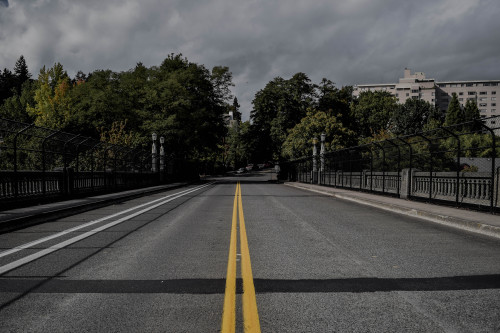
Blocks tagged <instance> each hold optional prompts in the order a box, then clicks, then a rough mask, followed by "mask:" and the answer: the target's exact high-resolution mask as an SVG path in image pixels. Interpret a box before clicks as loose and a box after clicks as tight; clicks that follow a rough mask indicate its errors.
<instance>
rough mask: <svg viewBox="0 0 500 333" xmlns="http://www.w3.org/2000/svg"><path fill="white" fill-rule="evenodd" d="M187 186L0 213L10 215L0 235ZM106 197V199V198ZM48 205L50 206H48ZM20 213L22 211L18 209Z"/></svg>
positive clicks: (1, 223)
mask: <svg viewBox="0 0 500 333" xmlns="http://www.w3.org/2000/svg"><path fill="white" fill-rule="evenodd" d="M186 185H188V183H174V184H168V185H163V186H155V187H149V188H148V187H147V188H142V189H138V190H131V191H124V192H123V193H120V192H117V193H112V194H109V195H99V196H95V197H88V198H83V199H77V200H76V201H81V202H79V203H75V204H71V203H68V204H66V205H65V204H64V201H62V202H61V201H60V202H58V203H57V204H60V205H59V207H53V208H47V209H43V210H42V209H40V210H36V209H34V210H28V209H26V211H25V212H24V213H18V214H14V213H10V214H9V213H8V212H7V213H4V212H0V215H2V214H3V215H10V216H6V217H3V218H1V219H0V234H2V233H6V232H10V231H14V230H18V229H22V228H26V227H29V226H33V225H37V224H41V223H45V222H48V221H50V220H54V219H61V218H64V217H68V216H71V215H76V214H80V213H84V212H87V211H89V210H92V209H97V208H101V207H105V206H109V205H113V204H117V203H120V202H123V201H127V200H131V199H135V198H139V197H142V196H145V195H149V194H154V193H159V192H162V191H165V190H173V189H177V188H180V187H183V186H186ZM106 197H107V198H106ZM49 205H50V204H49ZM18 210H19V211H22V210H23V209H22V208H20V209H18Z"/></svg>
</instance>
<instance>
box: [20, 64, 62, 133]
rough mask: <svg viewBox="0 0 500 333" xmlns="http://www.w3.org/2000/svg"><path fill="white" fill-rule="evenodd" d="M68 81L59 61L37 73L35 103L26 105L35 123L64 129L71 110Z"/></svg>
mask: <svg viewBox="0 0 500 333" xmlns="http://www.w3.org/2000/svg"><path fill="white" fill-rule="evenodd" d="M69 90H70V83H69V78H68V75H67V74H66V72H65V71H64V69H63V66H62V65H61V64H59V63H57V64H55V65H54V67H52V68H50V69H48V70H46V69H45V66H44V67H43V68H42V69H41V70H40V74H39V75H38V81H37V87H36V90H35V96H34V100H35V104H34V105H33V106H31V105H28V107H27V112H28V114H29V115H30V116H31V117H33V118H34V119H35V125H37V126H43V127H48V128H54V129H64V128H65V127H66V125H67V124H68V123H69V119H70V117H71V112H72V110H71V109H72V103H71V97H70V94H69Z"/></svg>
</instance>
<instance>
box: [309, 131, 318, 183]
mask: <svg viewBox="0 0 500 333" xmlns="http://www.w3.org/2000/svg"><path fill="white" fill-rule="evenodd" d="M317 143H318V138H316V137H314V138H313V167H312V177H311V183H316V181H317V180H316V172H317V168H318V166H317V161H316V158H317V156H318V149H317V148H316V144H317Z"/></svg>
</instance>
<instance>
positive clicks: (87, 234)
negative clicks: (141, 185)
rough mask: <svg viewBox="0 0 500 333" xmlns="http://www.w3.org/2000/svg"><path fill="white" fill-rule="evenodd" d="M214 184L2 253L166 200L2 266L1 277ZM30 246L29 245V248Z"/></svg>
mask: <svg viewBox="0 0 500 333" xmlns="http://www.w3.org/2000/svg"><path fill="white" fill-rule="evenodd" d="M212 184H213V183H209V184H206V185H203V186H199V187H196V188H194V189H189V190H185V191H181V192H178V193H175V194H171V195H168V196H166V197H163V198H160V199H157V200H153V201H150V202H148V203H146V204H142V205H139V206H136V207H133V208H130V209H127V210H125V211H123V212H121V213H116V214H113V215H110V216H107V217H106V218H102V219H99V220H96V221H92V222H89V223H87V224H85V225H82V226H78V227H75V228H71V229H68V230H66V231H63V232H60V233H57V234H55V235H51V236H48V237H45V238H42V239H39V240H37V241H34V242H31V243H27V244H24V245H22V246H20V247H16V248H14V249H11V250H7V251H5V252H2V253H1V254H2V255H3V254H4V253H6V252H9V251H10V253H14V252H17V251H20V250H23V249H25V248H27V247H29V246H33V245H36V244H40V243H42V242H46V241H48V240H50V239H53V238H56V237H60V236H62V235H65V234H67V233H69V232H71V231H75V230H78V229H81V228H84V227H86V226H89V225H92V224H95V223H98V222H102V221H104V220H106V219H109V218H112V217H115V216H118V215H122V214H124V213H126V212H130V211H131V210H134V209H137V208H140V207H144V206H146V205H149V204H151V203H154V202H158V201H160V200H164V201H161V202H158V203H156V204H154V205H152V206H150V207H147V208H144V209H142V210H140V211H138V212H135V213H133V214H130V215H127V216H124V217H122V218H120V219H118V220H116V221H113V222H110V223H108V224H105V225H103V226H100V227H98V228H95V229H93V230H90V231H87V232H85V233H83V234H81V235H78V236H75V237H73V238H70V239H68V240H65V241H63V242H61V243H59V244H56V245H53V246H51V247H48V248H46V249H44V250H41V251H38V252H36V253H34V254H31V255H29V256H26V257H24V258H21V259H19V260H16V261H13V262H11V263H9V264H6V265H4V266H0V275H1V274H4V273H6V272H8V271H10V270H13V269H15V268H17V267H19V266H22V265H24V264H26V263H29V262H31V261H33V260H36V259H38V258H41V257H43V256H45V255H47V254H49V253H52V252H54V251H57V250H59V249H62V248H64V247H66V246H68V245H71V244H73V243H76V242H78V241H80V240H82V239H85V238H87V237H90V236H92V235H94V234H96V233H98V232H101V231H103V230H106V229H109V228H111V227H113V226H115V225H117V224H120V223H122V222H125V221H127V220H130V219H132V218H134V217H136V216H138V215H141V214H143V213H145V212H148V211H150V210H152V209H154V208H156V207H159V206H161V205H164V204H166V203H168V202H170V201H173V200H175V199H178V198H180V197H182V196H184V195H186V194H190V193H192V192H195V191H198V190H200V189H202V188H204V187H207V186H210V185H212ZM166 198H169V199H167V200H165V199H166ZM28 245H29V246H28ZM13 250H16V251H13ZM12 251H13V252H12ZM10 253H7V254H10ZM7 254H5V255H7Z"/></svg>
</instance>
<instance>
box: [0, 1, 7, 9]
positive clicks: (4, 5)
mask: <svg viewBox="0 0 500 333" xmlns="http://www.w3.org/2000/svg"><path fill="white" fill-rule="evenodd" d="M0 7H9V1H8V0H0Z"/></svg>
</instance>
